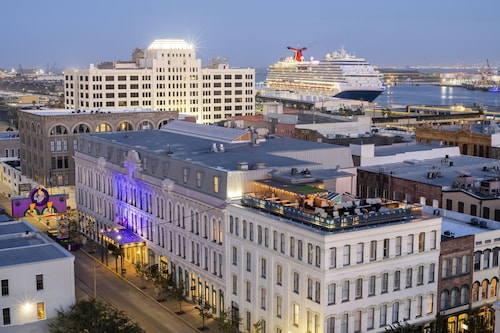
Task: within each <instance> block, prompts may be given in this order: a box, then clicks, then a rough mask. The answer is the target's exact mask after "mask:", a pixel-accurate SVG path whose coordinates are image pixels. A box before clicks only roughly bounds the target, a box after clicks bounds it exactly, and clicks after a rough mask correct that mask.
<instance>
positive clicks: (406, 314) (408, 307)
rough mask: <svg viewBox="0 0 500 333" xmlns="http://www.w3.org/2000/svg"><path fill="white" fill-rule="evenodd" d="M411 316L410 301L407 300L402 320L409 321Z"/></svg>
mask: <svg viewBox="0 0 500 333" xmlns="http://www.w3.org/2000/svg"><path fill="white" fill-rule="evenodd" d="M410 316H411V299H410V298H409V299H407V300H406V302H405V317H404V318H403V319H404V320H405V321H406V320H410Z"/></svg>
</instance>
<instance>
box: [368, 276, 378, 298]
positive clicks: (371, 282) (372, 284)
mask: <svg viewBox="0 0 500 333" xmlns="http://www.w3.org/2000/svg"><path fill="white" fill-rule="evenodd" d="M376 281H377V278H376V277H375V275H372V276H370V278H369V279H368V296H373V295H375V283H376Z"/></svg>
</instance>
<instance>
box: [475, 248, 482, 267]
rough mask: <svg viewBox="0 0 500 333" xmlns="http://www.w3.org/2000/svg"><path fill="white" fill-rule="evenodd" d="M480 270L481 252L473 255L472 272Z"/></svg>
mask: <svg viewBox="0 0 500 333" xmlns="http://www.w3.org/2000/svg"><path fill="white" fill-rule="evenodd" d="M480 269H481V252H476V253H474V271H478V270H480Z"/></svg>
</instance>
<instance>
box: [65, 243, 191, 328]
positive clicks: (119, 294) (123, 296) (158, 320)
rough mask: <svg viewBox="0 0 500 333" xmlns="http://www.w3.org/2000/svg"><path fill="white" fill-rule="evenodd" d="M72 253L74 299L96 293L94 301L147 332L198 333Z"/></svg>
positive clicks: (109, 273)
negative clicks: (73, 260) (125, 316)
mask: <svg viewBox="0 0 500 333" xmlns="http://www.w3.org/2000/svg"><path fill="white" fill-rule="evenodd" d="M72 253H73V254H74V255H75V292H76V298H77V299H82V298H85V297H93V295H94V292H96V294H97V297H98V299H100V300H103V301H105V302H108V303H111V304H112V305H113V306H115V307H116V308H117V309H119V310H122V311H124V312H126V313H127V315H128V316H129V317H130V318H131V319H133V320H134V321H136V322H138V323H139V325H140V326H141V327H142V328H143V329H144V330H145V331H146V332H148V333H165V332H167V333H169V332H172V333H174V332H175V333H177V332H198V330H197V329H195V328H194V327H191V326H189V325H188V324H186V323H185V322H183V321H182V320H180V319H179V318H178V317H177V316H176V315H175V314H172V313H171V312H169V311H168V310H167V309H165V308H164V307H163V306H162V304H161V303H158V302H157V301H156V300H154V299H152V298H151V297H150V296H148V295H146V294H145V293H143V292H142V291H141V290H140V289H138V288H136V287H135V286H133V285H131V284H129V283H128V282H127V281H125V280H124V279H122V278H120V277H119V276H117V275H116V274H115V273H114V272H112V271H110V270H109V269H108V268H106V267H105V266H103V265H101V264H100V262H98V261H96V260H94V259H93V258H92V257H90V256H89V255H87V254H86V253H85V252H83V251H73V252H72ZM94 274H95V276H94ZM128 274H134V273H133V272H129V273H128ZM94 278H95V280H94ZM94 281H95V285H94ZM94 286H95V289H94Z"/></svg>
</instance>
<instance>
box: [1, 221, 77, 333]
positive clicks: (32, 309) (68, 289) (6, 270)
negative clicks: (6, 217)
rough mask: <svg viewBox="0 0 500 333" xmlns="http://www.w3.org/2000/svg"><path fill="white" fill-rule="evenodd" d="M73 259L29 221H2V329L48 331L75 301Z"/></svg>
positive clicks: (8, 330)
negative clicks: (58, 315) (47, 325)
mask: <svg viewBox="0 0 500 333" xmlns="http://www.w3.org/2000/svg"><path fill="white" fill-rule="evenodd" d="M74 259H75V258H74V256H73V255H72V254H71V253H69V252H68V251H66V250H65V249H64V248H63V247H62V246H60V245H59V244H57V243H55V242H53V241H51V240H50V239H49V238H48V237H47V236H46V235H43V234H41V233H40V232H39V231H38V230H36V229H35V228H34V227H33V226H31V225H30V224H29V223H28V222H26V221H22V220H21V221H8V222H2V223H0V284H1V293H0V309H1V311H2V313H1V315H2V318H1V321H0V331H1V332H5V333H9V332H12V333H14V332H46V331H47V327H46V324H47V319H50V318H53V317H56V316H57V310H60V309H63V310H64V311H67V310H68V309H69V307H70V306H71V305H73V304H75V274H74Z"/></svg>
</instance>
